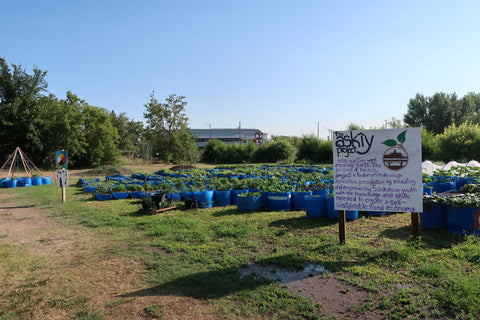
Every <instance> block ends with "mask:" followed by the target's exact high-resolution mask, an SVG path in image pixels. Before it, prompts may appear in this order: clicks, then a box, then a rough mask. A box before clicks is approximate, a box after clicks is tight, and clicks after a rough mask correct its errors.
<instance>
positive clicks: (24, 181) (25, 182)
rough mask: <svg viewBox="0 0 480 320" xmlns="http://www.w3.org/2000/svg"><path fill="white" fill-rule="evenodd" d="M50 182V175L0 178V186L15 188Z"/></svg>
mask: <svg viewBox="0 0 480 320" xmlns="http://www.w3.org/2000/svg"><path fill="white" fill-rule="evenodd" d="M44 184H45V185H48V184H50V177H33V178H24V177H21V178H18V179H10V178H7V179H4V180H3V179H2V180H0V188H16V187H31V186H41V185H44Z"/></svg>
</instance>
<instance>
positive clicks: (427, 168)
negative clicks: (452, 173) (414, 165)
mask: <svg viewBox="0 0 480 320" xmlns="http://www.w3.org/2000/svg"><path fill="white" fill-rule="evenodd" d="M456 166H462V167H480V162H478V161H475V160H471V161H469V162H467V163H458V162H456V161H450V162H449V163H447V164H445V165H436V164H434V163H433V162H431V161H429V160H425V161H423V162H422V172H423V173H426V174H429V175H432V174H433V172H434V171H435V170H439V169H440V170H450V169H451V168H452V167H456Z"/></svg>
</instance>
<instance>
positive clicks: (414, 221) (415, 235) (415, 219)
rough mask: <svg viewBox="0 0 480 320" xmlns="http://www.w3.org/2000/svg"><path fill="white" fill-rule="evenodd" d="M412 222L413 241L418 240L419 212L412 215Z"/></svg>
mask: <svg viewBox="0 0 480 320" xmlns="http://www.w3.org/2000/svg"><path fill="white" fill-rule="evenodd" d="M411 221H412V237H413V239H415V240H416V239H417V238H418V212H412V213H411Z"/></svg>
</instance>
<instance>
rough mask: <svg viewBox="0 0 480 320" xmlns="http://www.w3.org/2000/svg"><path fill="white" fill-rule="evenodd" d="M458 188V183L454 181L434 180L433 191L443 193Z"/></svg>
mask: <svg viewBox="0 0 480 320" xmlns="http://www.w3.org/2000/svg"><path fill="white" fill-rule="evenodd" d="M455 190H457V185H456V183H455V182H454V181H451V182H438V181H435V182H433V192H436V193H442V192H447V191H455Z"/></svg>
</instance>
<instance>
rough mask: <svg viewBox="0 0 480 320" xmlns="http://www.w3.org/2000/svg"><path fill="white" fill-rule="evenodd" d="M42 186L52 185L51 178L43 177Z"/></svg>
mask: <svg viewBox="0 0 480 320" xmlns="http://www.w3.org/2000/svg"><path fill="white" fill-rule="evenodd" d="M42 184H47V185H48V184H50V177H42Z"/></svg>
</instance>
